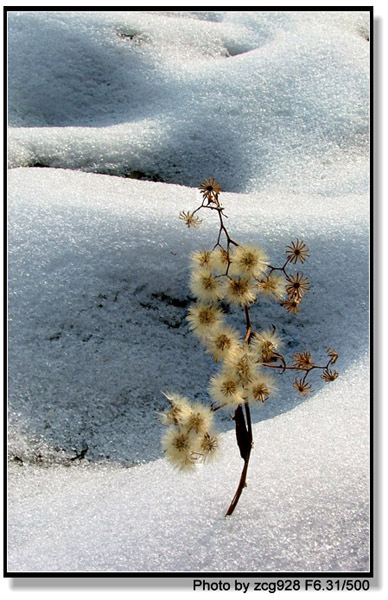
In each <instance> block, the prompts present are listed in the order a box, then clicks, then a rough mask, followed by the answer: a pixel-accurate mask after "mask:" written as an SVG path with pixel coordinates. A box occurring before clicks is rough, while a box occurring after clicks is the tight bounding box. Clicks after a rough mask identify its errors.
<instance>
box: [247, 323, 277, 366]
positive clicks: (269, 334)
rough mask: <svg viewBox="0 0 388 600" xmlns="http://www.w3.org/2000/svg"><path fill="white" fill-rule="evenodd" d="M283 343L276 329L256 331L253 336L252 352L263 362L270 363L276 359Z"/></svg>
mask: <svg viewBox="0 0 388 600" xmlns="http://www.w3.org/2000/svg"><path fill="white" fill-rule="evenodd" d="M281 345H282V339H281V338H280V336H278V335H277V333H276V331H275V330H274V329H267V330H265V331H260V332H255V333H254V334H253V336H252V341H251V347H252V352H253V354H254V355H255V356H256V357H257V360H258V361H259V362H261V363H269V362H271V361H272V360H274V359H275V358H276V352H277V350H279V348H280V347H281Z"/></svg>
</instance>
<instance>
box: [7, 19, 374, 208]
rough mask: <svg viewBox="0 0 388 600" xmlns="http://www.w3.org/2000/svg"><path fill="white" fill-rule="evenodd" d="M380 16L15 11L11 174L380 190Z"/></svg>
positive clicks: (239, 187)
mask: <svg viewBox="0 0 388 600" xmlns="http://www.w3.org/2000/svg"><path fill="white" fill-rule="evenodd" d="M368 17H369V14H368V13H367V12H352V11H350V12H339V13H336V12H330V11H326V12H319V11H318V12H315V11H312V12H292V11H291V12H282V11H251V12H239V11H237V12H234V11H231V12H216V13H212V12H206V11H202V12H199V13H194V14H193V13H191V12H185V13H183V14H182V15H181V16H179V17H177V16H176V15H172V14H171V11H170V12H168V11H167V12H165V11H163V12H160V13H159V12H153V11H144V12H142V13H139V12H137V11H133V12H132V11H130V12H121V11H119V12H105V11H97V12H95V13H90V12H81V13H79V12H72V11H67V12H66V14H65V15H64V14H63V13H61V12H55V11H52V12H44V11H42V12H35V11H31V12H17V11H15V12H14V13H10V15H9V44H10V46H9V56H10V72H11V73H13V76H12V77H11V79H10V82H9V106H10V110H9V119H10V125H11V128H10V133H9V136H10V137H9V161H10V165H11V166H35V165H39V166H52V167H65V168H71V169H82V170H86V171H97V172H100V173H101V172H102V173H108V174H118V175H124V176H128V175H129V176H138V177H144V178H146V179H156V180H161V181H165V182H173V183H179V184H183V185H190V186H196V185H198V181H202V180H203V178H204V177H205V176H209V175H212V176H214V177H216V179H218V180H219V181H222V182H223V187H224V189H226V190H229V191H237V192H246V191H253V190H255V191H259V190H264V189H268V188H269V187H278V186H279V185H286V186H287V187H288V189H289V190H290V191H294V192H295V193H306V192H307V193H317V192H319V193H323V194H325V195H334V196H336V195H345V194H348V193H353V192H356V193H359V192H360V190H362V191H363V192H366V191H367V188H368V179H369V171H368V158H367V147H368V135H369V127H368V116H367V115H368V105H369V43H368V41H367V39H366V36H367V32H368ZM172 30H173V31H174V35H173V36H172V35H171V31H172ZM130 36H132V37H130ZM350 67H351V68H350ZM209 161H211V168H210V171H211V172H209Z"/></svg>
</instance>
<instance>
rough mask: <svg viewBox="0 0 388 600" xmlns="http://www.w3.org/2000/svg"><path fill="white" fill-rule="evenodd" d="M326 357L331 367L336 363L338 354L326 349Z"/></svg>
mask: <svg viewBox="0 0 388 600" xmlns="http://www.w3.org/2000/svg"><path fill="white" fill-rule="evenodd" d="M327 355H328V357H329V358H330V364H331V365H334V363H336V362H337V359H338V354H337V352H335V351H334V350H333V348H328V349H327Z"/></svg>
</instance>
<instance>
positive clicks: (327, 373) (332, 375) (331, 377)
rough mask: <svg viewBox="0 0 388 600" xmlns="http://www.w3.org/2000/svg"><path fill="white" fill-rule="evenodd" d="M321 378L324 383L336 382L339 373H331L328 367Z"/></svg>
mask: <svg viewBox="0 0 388 600" xmlns="http://www.w3.org/2000/svg"><path fill="white" fill-rule="evenodd" d="M321 377H322V379H323V380H324V381H334V380H335V379H337V377H338V373H337V371H331V370H330V369H329V368H327V367H326V369H324V371H323V373H322V375H321Z"/></svg>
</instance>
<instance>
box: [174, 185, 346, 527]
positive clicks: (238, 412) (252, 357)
mask: <svg viewBox="0 0 388 600" xmlns="http://www.w3.org/2000/svg"><path fill="white" fill-rule="evenodd" d="M199 189H200V192H201V194H202V203H201V204H200V206H198V207H197V208H196V209H195V210H194V211H192V212H190V211H187V212H181V213H180V215H179V218H180V219H182V220H183V221H184V222H185V224H186V225H187V226H188V227H190V228H191V227H193V228H197V227H199V226H200V224H201V222H202V219H200V218H199V216H198V213H199V211H200V210H204V209H208V210H211V211H215V212H216V214H217V215H218V222H219V231H218V236H217V240H216V243H215V244H214V246H213V248H212V249H211V250H201V251H198V252H195V253H194V254H193V255H192V256H191V268H192V271H191V277H190V288H191V291H192V293H193V294H194V296H195V297H196V299H197V302H196V303H195V304H193V305H192V306H191V307H190V309H189V313H188V316H187V320H188V322H189V327H190V329H191V330H192V331H193V333H194V334H195V335H196V336H197V337H198V338H199V340H200V341H201V342H202V343H203V344H204V346H205V349H206V352H207V353H209V354H210V355H211V356H212V357H213V360H214V361H215V362H216V363H221V368H220V369H219V372H218V373H217V374H216V375H214V376H213V377H212V378H211V380H210V384H209V394H210V397H211V398H212V403H211V404H210V406H209V407H206V406H204V405H202V404H199V403H197V404H191V403H190V402H189V400H188V399H187V398H185V397H182V396H179V395H177V394H166V397H167V400H168V402H169V405H170V406H169V408H168V410H166V412H165V413H163V415H162V416H163V421H164V423H165V424H166V425H167V426H168V429H167V431H166V434H165V435H164V437H163V440H162V446H163V449H164V452H165V455H166V457H167V458H168V459H169V460H170V461H171V462H172V463H173V464H174V465H175V466H176V467H178V468H179V469H184V470H187V469H193V468H194V467H195V465H196V464H197V463H198V461H208V460H211V459H213V458H214V457H215V456H216V455H217V450H218V436H217V434H216V432H215V430H214V423H213V414H214V412H215V411H217V410H219V409H221V408H227V409H229V410H230V409H233V411H234V416H233V420H234V422H235V429H236V440H237V445H238V447H239V450H240V455H241V458H242V459H243V461H244V466H243V470H242V473H241V476H240V481H239V484H238V487H237V490H236V493H235V495H234V497H233V499H232V501H231V503H230V506H229V508H228V510H227V512H226V515H231V514H232V513H233V511H234V509H235V508H236V505H237V503H238V501H239V498H240V496H241V493H242V491H243V489H244V487H246V477H247V470H248V464H249V459H250V455H251V450H252V446H253V437H252V420H251V412H250V407H251V405H254V404H256V403H264V402H266V400H267V399H268V398H269V397H270V396H271V395H272V394H273V393H274V392H275V391H276V382H275V377H274V375H282V374H283V373H285V372H286V371H292V370H293V371H297V372H298V375H299V376H297V377H295V380H294V383H293V387H294V388H295V389H296V390H297V391H298V393H299V394H301V395H306V394H308V393H309V392H310V391H311V389H312V387H311V383H310V382H309V381H307V378H308V376H309V374H310V372H311V371H313V370H317V369H318V370H321V372H322V374H321V378H322V379H323V380H324V381H327V382H330V381H334V380H335V379H336V378H337V377H338V373H337V371H332V370H331V369H330V367H331V366H332V365H334V363H335V362H336V361H337V358H338V354H337V353H336V352H335V351H334V350H333V349H332V348H328V350H327V354H328V360H327V362H326V364H324V365H316V364H315V363H314V361H313V359H312V356H311V353H310V352H309V351H307V350H304V351H303V352H297V353H295V354H294V355H293V357H292V364H287V362H286V358H285V357H284V355H283V354H281V352H280V350H281V348H282V340H281V338H280V336H279V335H278V334H277V332H276V328H275V326H272V328H270V329H267V330H262V331H256V330H254V328H253V325H252V321H251V315H250V309H251V307H252V305H253V304H255V303H256V302H257V301H258V300H259V299H260V298H268V299H271V300H274V301H277V302H279V303H280V305H281V306H283V307H284V308H285V310H286V311H287V312H288V313H297V312H299V310H300V305H301V303H302V301H303V298H304V296H305V294H306V293H307V292H308V291H309V289H310V282H309V280H308V278H307V277H305V276H304V275H303V273H300V272H299V271H297V273H296V274H295V273H290V272H289V267H290V265H297V264H298V263H301V264H303V263H304V262H305V261H306V260H307V258H308V257H309V256H310V254H309V249H308V248H307V247H306V245H305V244H304V242H302V241H299V240H298V239H297V240H296V242H291V244H290V245H289V246H287V247H286V251H285V254H286V258H285V261H284V263H283V265H281V266H273V265H271V264H270V262H269V258H268V256H267V254H266V253H265V252H264V250H263V249H261V248H259V247H258V246H255V245H241V244H239V243H238V242H237V241H235V240H234V239H233V238H232V237H231V236H230V234H229V231H228V229H227V228H226V226H225V219H226V218H227V217H226V215H225V212H224V207H223V206H222V205H221V204H220V201H219V195H220V192H221V187H220V185H219V184H218V183H217V182H216V181H215V180H214V179H213V178H210V179H207V180H205V181H204V182H203V183H201V185H200V187H199ZM221 302H222V305H223V306H225V305H226V304H230V305H232V306H237V307H240V308H241V310H242V312H243V314H244V321H245V327H244V333H243V334H240V332H239V331H238V330H237V329H235V328H234V327H232V326H231V325H229V324H227V323H226V321H225V312H224V311H223V310H222V308H221Z"/></svg>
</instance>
